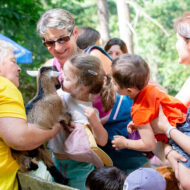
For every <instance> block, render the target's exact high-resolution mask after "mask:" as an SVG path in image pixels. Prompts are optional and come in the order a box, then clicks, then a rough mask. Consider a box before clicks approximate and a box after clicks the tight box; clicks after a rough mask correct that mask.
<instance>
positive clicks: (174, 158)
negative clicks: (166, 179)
mask: <svg viewBox="0 0 190 190" xmlns="http://www.w3.org/2000/svg"><path fill="white" fill-rule="evenodd" d="M164 153H165V155H166V156H167V159H168V161H169V163H170V164H171V166H172V168H173V170H174V172H175V175H176V176H178V160H181V161H183V162H185V161H187V159H186V158H185V157H183V156H182V155H181V154H179V153H178V152H176V151H175V150H172V147H171V146H170V145H169V144H165V145H164Z"/></svg>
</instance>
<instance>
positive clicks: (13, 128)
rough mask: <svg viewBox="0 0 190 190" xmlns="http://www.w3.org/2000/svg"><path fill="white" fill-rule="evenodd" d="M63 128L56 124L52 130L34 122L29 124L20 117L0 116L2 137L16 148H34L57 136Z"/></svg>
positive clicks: (0, 133) (0, 134)
mask: <svg viewBox="0 0 190 190" xmlns="http://www.w3.org/2000/svg"><path fill="white" fill-rule="evenodd" d="M60 129H61V126H60V124H55V125H54V127H53V129H51V130H42V129H39V127H38V126H36V125H34V124H27V122H26V121H25V120H24V119H20V118H10V117H7V118H0V137H1V138H2V139H3V141H4V142H5V143H6V144H7V145H8V146H10V147H11V148H13V149H16V150H32V149H34V148H36V147H38V146H39V145H41V144H43V143H44V142H45V141H47V140H49V139H51V138H52V137H53V136H55V135H56V134H57V133H58V132H59V130H60Z"/></svg>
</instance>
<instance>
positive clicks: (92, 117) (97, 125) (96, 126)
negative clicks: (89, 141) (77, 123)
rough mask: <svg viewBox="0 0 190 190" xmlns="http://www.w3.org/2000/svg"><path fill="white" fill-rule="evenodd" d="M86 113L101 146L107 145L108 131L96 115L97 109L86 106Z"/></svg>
mask: <svg viewBox="0 0 190 190" xmlns="http://www.w3.org/2000/svg"><path fill="white" fill-rule="evenodd" d="M84 113H85V115H86V117H87V118H88V121H89V123H90V128H91V130H92V133H93V135H94V138H95V139H96V142H97V144H98V145H100V146H105V145H106V144H107V141H108V133H107V131H106V130H105V128H104V127H103V125H102V124H101V122H100V120H99V119H98V118H97V116H96V111H95V109H93V108H90V107H89V108H85V109H84Z"/></svg>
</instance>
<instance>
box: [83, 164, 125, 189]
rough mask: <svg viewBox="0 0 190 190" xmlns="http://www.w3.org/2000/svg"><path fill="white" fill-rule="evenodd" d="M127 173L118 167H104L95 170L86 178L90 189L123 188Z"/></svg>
mask: <svg viewBox="0 0 190 190" xmlns="http://www.w3.org/2000/svg"><path fill="white" fill-rule="evenodd" d="M126 177H127V176H126V174H125V173H124V172H123V171H121V170H120V169H118V168H116V167H103V168H98V169H95V170H93V171H92V172H91V173H90V174H89V175H88V177H87V179H86V187H88V188H90V190H122V189H123V185H124V182H125V179H126Z"/></svg>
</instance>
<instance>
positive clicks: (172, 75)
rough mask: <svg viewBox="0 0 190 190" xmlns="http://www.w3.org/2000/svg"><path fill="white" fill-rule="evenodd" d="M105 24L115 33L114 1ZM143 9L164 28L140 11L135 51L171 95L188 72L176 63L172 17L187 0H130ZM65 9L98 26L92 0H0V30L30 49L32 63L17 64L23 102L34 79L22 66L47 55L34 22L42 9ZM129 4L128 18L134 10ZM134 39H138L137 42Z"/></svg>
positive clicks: (37, 62) (30, 94) (33, 66)
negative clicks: (19, 69)
mask: <svg viewBox="0 0 190 190" xmlns="http://www.w3.org/2000/svg"><path fill="white" fill-rule="evenodd" d="M107 2H108V8H109V27H110V35H111V37H119V27H118V17H117V9H116V2H115V1H114V0H108V1H107ZM134 2H135V3H137V4H138V5H139V6H140V7H141V8H143V10H144V11H145V12H146V13H147V14H148V15H149V16H151V17H152V18H153V19H155V20H156V21H158V22H159V23H160V24H162V26H163V27H164V28H165V29H166V30H167V31H168V33H169V36H166V35H165V34H164V33H163V32H162V31H161V30H160V29H159V28H158V26H156V25H155V24H154V23H152V22H151V21H150V20H147V18H145V17H144V16H142V15H140V16H139V19H138V22H137V25H136V28H135V31H136V34H137V37H134V48H135V54H139V55H141V56H142V57H144V58H145V59H146V60H147V62H148V63H149V65H150V67H151V70H152V78H153V79H154V78H157V79H158V82H159V83H160V84H161V85H163V86H164V87H165V88H166V89H167V90H168V92H169V94H171V95H175V94H176V93H177V92H178V91H179V89H180V88H181V86H182V84H183V83H184V81H185V80H186V79H187V77H188V76H189V74H190V69H189V68H187V66H184V65H179V64H178V56H177V52H176V48H175V42H176V34H175V31H174V29H173V20H174V19H176V18H178V17H180V16H181V15H182V14H183V13H184V12H187V11H188V10H189V11H190V1H187V0H180V1H179V0H134ZM57 7H60V8H64V9H67V10H69V11H70V12H71V13H72V14H73V15H74V17H75V19H76V25H78V26H91V27H93V28H95V29H98V17H97V4H96V0H80V1H79V0H78V1H77V0H72V1H70V0H64V1H63V0H1V1H0V33H2V34H4V35H6V36H8V37H10V38H11V39H13V40H14V41H16V42H17V43H19V44H21V45H22V46H24V47H25V48H27V49H29V50H31V51H32V54H33V64H19V65H20V67H21V69H22V72H21V74H20V87H19V88H20V90H21V92H22V94H23V97H24V101H25V104H26V103H27V102H28V101H29V100H30V99H31V98H32V97H33V96H34V94H35V92H36V81H35V79H33V78H31V77H29V76H27V75H26V69H37V68H39V67H40V65H42V64H43V63H44V62H45V61H46V60H47V59H49V58H51V55H50V54H49V53H48V51H47V50H46V48H45V47H44V46H43V45H42V43H41V40H40V38H39V37H38V35H37V33H36V23H37V21H38V19H39V18H40V15H41V14H43V13H44V12H45V11H46V10H48V9H51V8H57ZM130 8H131V19H132V22H133V19H134V18H135V15H136V11H135V9H134V8H133V7H130ZM137 42H138V43H137Z"/></svg>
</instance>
